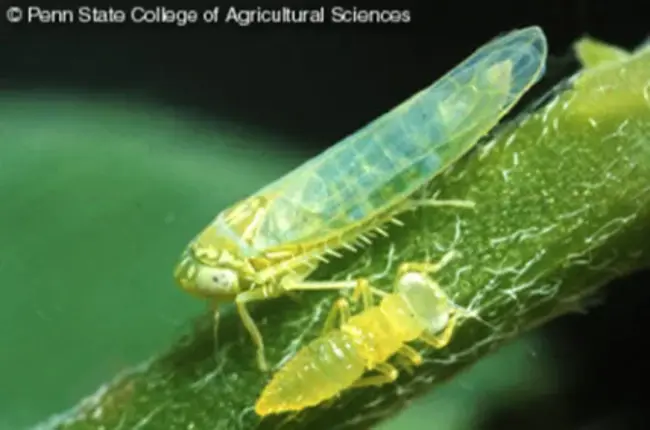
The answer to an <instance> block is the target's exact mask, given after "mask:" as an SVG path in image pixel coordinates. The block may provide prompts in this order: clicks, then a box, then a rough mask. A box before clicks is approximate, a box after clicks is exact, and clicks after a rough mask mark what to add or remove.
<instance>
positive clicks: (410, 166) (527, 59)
mask: <svg viewBox="0 0 650 430" xmlns="http://www.w3.org/2000/svg"><path fill="white" fill-rule="evenodd" d="M546 54H547V46H546V38H545V36H544V33H543V32H542V30H541V29H540V28H539V27H528V28H525V29H521V30H516V31H513V32H510V33H508V34H506V35H504V36H501V37H498V38H496V39H494V40H492V41H491V42H489V43H487V44H486V45H484V46H483V47H481V48H479V49H478V50H477V51H475V52H474V53H473V54H472V55H471V56H470V57H468V58H467V59H466V60H465V61H464V62H462V63H461V64H460V65H458V66H456V67H455V68H454V69H453V70H451V71H450V72H448V73H447V74H446V75H445V76H443V77H442V78H440V79H439V80H438V81H436V82H435V83H434V84H432V85H431V86H429V87H428V88H425V89H424V90H422V91H420V92H418V93H417V94H415V95H414V96H412V97H411V98H409V99H408V100H406V101H405V102H404V103H402V104H400V105H399V106H397V107H395V108H394V109H393V110H391V111H390V112H388V113H386V114H384V115H382V116H381V117H379V118H377V119H376V120H374V121H373V122H371V123H370V124H368V125H366V126H365V127H363V128H362V129H360V130H359V131H357V132H356V133H354V134H352V135H350V136H348V137H346V138H345V139H343V140H341V141H340V142H338V143H337V144H336V145H334V146H333V147H332V148H330V149H329V150H327V151H325V152H323V153H322V154H320V155H319V156H317V157H315V158H313V159H311V160H309V161H307V162H306V163H305V164H303V165H302V166H300V167H298V168H297V169H296V170H294V171H292V172H290V173H289V174H287V175H286V176H284V177H282V178H280V179H279V180H277V181H276V182H274V183H272V184H270V185H269V186H267V187H265V188H263V189H262V190H260V191H259V192H258V193H256V195H263V196H266V197H268V198H269V199H270V201H271V203H270V205H269V207H268V209H267V211H266V213H265V215H264V218H263V221H262V224H261V226H260V228H259V230H258V232H257V234H256V236H255V238H254V240H253V242H252V245H253V246H252V251H251V253H256V252H261V251H264V250H266V249H269V248H272V247H275V246H278V245H285V244H288V243H300V242H303V241H308V240H318V238H320V237H327V236H328V235H330V234H333V233H334V234H335V233H336V232H338V231H341V229H344V228H346V227H347V226H350V225H352V224H355V223H357V222H359V221H362V220H364V219H366V218H368V217H372V216H376V215H377V213H379V212H381V211H383V210H385V209H386V208H387V207H389V206H391V205H394V204H396V203H398V202H399V201H401V200H403V199H404V198H405V197H407V196H408V195H410V194H412V193H413V192H415V191H416V190H417V189H419V188H420V187H422V186H423V185H424V184H426V183H427V182H428V181H430V180H431V179H432V178H433V177H434V176H435V175H437V174H438V173H439V172H440V171H441V170H443V169H444V168H445V167H446V166H448V165H449V164H450V163H453V162H454V161H455V160H456V159H458V158H459V157H460V156H462V155H463V154H465V153H466V152H467V151H468V150H469V149H470V148H471V147H472V146H473V145H475V144H476V142H477V141H478V140H479V139H480V138H481V137H482V136H483V135H485V134H486V133H487V132H488V131H490V129H492V128H493V127H494V126H495V125H496V124H497V123H498V122H499V120H500V119H501V118H502V117H503V115H505V114H506V113H507V112H508V111H509V110H510V108H512V106H513V105H514V104H515V103H516V102H517V101H518V100H519V98H520V97H521V96H522V95H523V94H524V92H525V91H526V90H527V89H528V88H529V87H531V86H532V85H533V84H534V83H535V82H536V81H537V80H538V79H539V78H540V76H541V75H542V73H543V71H544V65H545V62H546Z"/></svg>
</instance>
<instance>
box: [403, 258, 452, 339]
mask: <svg viewBox="0 0 650 430" xmlns="http://www.w3.org/2000/svg"><path fill="white" fill-rule="evenodd" d="M398 289H399V292H400V293H401V294H402V296H403V297H404V298H405V299H406V301H407V303H408V305H409V307H410V309H411V311H412V312H413V315H414V316H415V317H416V318H417V319H418V320H419V321H420V322H421V324H422V325H423V326H425V327H428V331H429V332H430V333H432V334H436V333H438V332H440V331H441V330H443V329H444V328H445V327H446V326H447V323H448V322H449V319H450V317H451V314H452V313H453V312H454V311H455V309H456V307H455V306H454V304H453V302H452V301H451V299H450V298H449V297H448V296H447V294H446V293H445V292H444V291H443V290H442V288H441V287H440V285H438V283H437V282H436V281H434V280H433V279H431V278H430V277H429V276H427V275H426V274H424V273H421V272H417V271H412V272H406V273H404V274H403V275H401V276H400V279H399V282H398Z"/></svg>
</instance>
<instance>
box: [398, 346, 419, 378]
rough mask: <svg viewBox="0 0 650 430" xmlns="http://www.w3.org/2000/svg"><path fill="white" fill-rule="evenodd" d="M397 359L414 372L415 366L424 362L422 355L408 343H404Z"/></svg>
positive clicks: (409, 371)
mask: <svg viewBox="0 0 650 430" xmlns="http://www.w3.org/2000/svg"><path fill="white" fill-rule="evenodd" d="M395 359H396V360H397V362H398V363H399V364H400V367H403V368H404V369H405V370H406V371H407V372H408V373H413V367H414V366H419V365H420V364H422V355H420V353H419V352H417V351H416V350H415V349H414V348H411V347H410V346H408V345H402V347H401V348H400V349H399V351H397V356H396V357H395Z"/></svg>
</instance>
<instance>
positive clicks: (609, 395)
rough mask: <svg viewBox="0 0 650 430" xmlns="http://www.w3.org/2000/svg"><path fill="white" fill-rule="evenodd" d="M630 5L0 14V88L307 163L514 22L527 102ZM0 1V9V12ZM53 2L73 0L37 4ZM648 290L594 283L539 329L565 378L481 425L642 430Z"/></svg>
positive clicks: (628, 26) (645, 277)
mask: <svg viewBox="0 0 650 430" xmlns="http://www.w3.org/2000/svg"><path fill="white" fill-rule="evenodd" d="M259 3H263V2H261V1H260V2H259ZM270 3H272V4H273V5H280V4H282V5H287V6H289V5H290V6H294V7H300V6H301V5H303V7H318V6H321V5H323V6H329V5H330V4H329V3H323V4H320V3H318V4H311V5H307V4H306V2H299V1H292V2H283V3H279V2H270ZM642 3H643V2H622V1H618V2H595V1H589V2H588V1H586V0H571V1H560V0H553V1H546V2H532V1H519V2H515V1H513V2H504V1H496V0H495V1H446V0H445V1H434V0H431V1H426V2H425V1H421V2H416V1H402V2H397V1H395V2H392V4H389V3H381V4H379V3H377V2H375V3H374V6H373V4H372V3H370V2H365V3H364V2H357V3H355V4H354V5H356V6H357V7H360V8H363V7H374V8H391V9H409V10H410V11H411V16H412V21H411V23H409V24H386V25H369V24H365V25H347V26H344V25H331V24H330V25H327V24H325V25H304V26H301V25H284V26H279V25H271V24H267V25H252V26H249V27H243V28H240V27H236V26H234V25H228V26H226V25H224V24H218V25H210V24H198V25H197V24H195V25H190V26H188V27H185V28H178V27H175V26H173V25H162V24H161V25H139V26H136V25H36V24H30V25H25V24H17V25H11V24H8V23H7V22H6V21H5V20H4V17H3V19H2V21H1V22H0V91H6V90H12V91H15V90H37V89H39V88H58V89H71V90H75V91H81V92H84V93H88V94H95V93H109V94H114V95H118V96H119V97H122V98H124V100H128V99H129V98H131V97H136V96H137V97H145V98H147V99H152V100H155V101H157V102H160V103H163V104H166V105H170V106H174V107H179V108H182V109H186V110H189V111H193V112H194V113H197V114H199V115H201V116H205V117H208V118H212V117H218V118H225V119H229V120H233V121H236V122H239V123H249V124H254V125H255V126H256V127H258V128H261V129H264V130H267V131H270V132H273V133H276V134H281V135H286V136H289V137H290V138H291V139H292V140H293V141H297V142H309V144H305V146H301V147H296V148H295V150H296V151H300V152H301V153H304V154H305V155H312V154H315V153H317V152H319V151H321V150H322V149H323V148H325V147H327V146H328V145H330V144H332V143H333V142H335V141H336V140H338V139H339V138H341V137H342V136H344V135H345V134H347V133H349V132H351V131H353V130H355V129H356V128H358V127H359V125H361V124H363V123H364V122H366V121H368V120H370V119H372V118H374V117H376V116H377V115H379V114H380V113H383V112H384V111H386V110H388V109H389V108H390V107H392V106H394V105H395V104H397V103H399V102H400V101H401V100H403V99H404V98H405V97H406V96H407V95H409V94H411V93H413V92H414V91H416V90H418V89H420V88H422V87H424V86H426V85H428V84H429V83H430V82H431V81H432V79H433V78H435V77H437V76H439V75H440V74H441V73H443V72H444V71H446V70H448V69H449V68H450V67H452V66H453V65H455V64H456V63H458V62H459V61H460V60H462V59H463V58H464V57H465V56H466V55H468V54H469V53H470V52H471V51H472V50H473V49H475V48H476V47H477V46H478V45H480V44H482V43H484V42H486V41H487V40H489V39H491V38H492V37H494V36H496V35H498V34H499V33H501V32H505V31H508V30H510V29H512V28H515V27H522V26H526V25H531V24H537V25H540V26H541V27H542V28H543V29H544V31H545V32H546V34H547V37H548V39H549V45H550V50H551V54H552V58H551V61H550V63H549V70H548V73H547V78H546V79H545V80H544V81H543V82H542V85H541V87H540V88H539V89H538V90H537V91H538V93H539V91H540V90H541V89H544V88H549V87H550V86H551V85H553V84H554V83H555V82H557V81H558V80H559V79H560V78H561V77H562V76H565V75H566V74H568V73H570V72H572V71H573V70H575V69H576V67H577V63H576V62H575V61H574V60H573V58H572V57H571V54H570V45H571V43H572V42H573V41H575V39H576V38H578V37H580V36H583V35H585V34H590V35H592V36H594V37H597V38H599V39H603V40H605V41H608V42H611V43H613V44H617V45H621V46H624V47H627V48H632V47H634V46H636V45H638V44H639V43H640V42H641V41H643V40H644V39H645V38H646V37H647V36H648V33H649V31H648V30H649V25H648V15H647V13H644V12H643V11H642V10H641V9H642V8H643V5H642ZM11 4H13V5H17V6H23V5H24V6H27V5H34V3H30V2H22V1H13V2H12V3H11ZM139 4H140V5H142V6H147V5H148V3H146V2H140V3H139ZM231 4H232V5H236V6H240V7H243V4H242V2H237V1H236V0H232V3H225V2H221V1H217V2H210V3H208V2H205V3H202V2H198V1H192V2H187V3H185V2H176V4H174V3H172V2H166V3H150V5H151V6H152V7H153V6H162V5H166V6H168V7H174V6H176V7H179V8H180V7H183V8H194V9H198V10H202V9H207V8H212V7H214V6H216V5H219V6H222V7H223V6H228V5H231ZM8 5H9V2H6V1H1V2H0V6H2V8H3V9H5V7H6V6H8ZM54 5H56V7H61V8H63V7H71V8H75V7H77V6H79V3H74V2H55V3H54V4H53V5H48V6H46V4H45V2H43V4H40V6H42V7H51V8H54V7H55V6H54ZM249 5H250V6H253V7H255V6H259V5H260V4H258V3H249ZM97 6H98V7H99V5H97ZM104 6H105V7H106V6H107V5H104ZM112 6H113V7H114V8H128V7H129V5H128V4H121V3H112ZM350 6H352V4H350ZM267 7H271V4H268V5H267ZM532 96H533V97H534V96H535V94H533V95H532ZM1 124H2V119H1V118H0V127H1ZM649 143H650V142H649ZM0 145H2V142H0ZM649 240H650V239H649ZM649 282H650V274H648V273H647V272H646V273H642V274H637V275H635V276H631V277H629V278H627V279H623V280H620V281H618V282H616V283H614V284H612V285H610V286H609V287H608V288H607V294H606V297H605V304H604V305H601V306H599V307H596V308H594V309H592V310H591V311H590V312H589V314H588V315H586V316H569V317H564V318H561V319H559V320H556V321H554V322H552V323H550V324H548V325H547V326H546V328H545V329H544V330H545V334H546V335H547V336H548V337H549V338H550V339H552V342H553V345H554V352H553V353H554V354H555V355H556V356H557V357H558V359H559V360H560V361H561V362H562V363H565V364H566V367H567V368H568V369H571V372H569V373H568V374H569V376H570V377H567V378H566V379H565V380H564V382H563V386H562V389H561V390H560V391H559V392H557V393H556V395H555V396H551V397H548V398H545V399H544V400H543V401H540V403H539V404H531V405H519V406H516V407H513V408H508V409H507V410H503V411H497V412H496V413H493V414H492V415H491V416H487V417H486V422H485V426H484V429H485V430H488V429H504V428H522V429H524V428H525V429H537V428H540V429H541V428H545V429H548V428H566V429H585V430H586V429H615V428H617V429H628V428H629V429H632V428H649V427H645V426H643V424H642V423H643V420H644V419H648V413H647V412H645V407H644V406H645V404H644V401H643V398H644V396H645V394H646V388H645V384H643V383H642V382H641V377H642V376H643V375H644V374H645V373H646V369H647V360H646V359H644V357H646V355H645V352H644V349H645V348H646V347H647V346H648V341H647V338H648V336H647V334H646V332H645V330H646V328H647V327H649V325H648V316H647V315H648V312H647V311H646V309H649V306H650V300H649V294H650V293H649V291H650V290H648V288H647V287H648V284H649ZM3 329H4V328H3ZM542 418H543V419H542Z"/></svg>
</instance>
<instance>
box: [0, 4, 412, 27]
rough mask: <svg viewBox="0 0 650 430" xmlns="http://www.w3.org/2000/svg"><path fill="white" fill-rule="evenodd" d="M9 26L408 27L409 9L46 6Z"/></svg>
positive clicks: (15, 10)
mask: <svg viewBox="0 0 650 430" xmlns="http://www.w3.org/2000/svg"><path fill="white" fill-rule="evenodd" d="M5 18H6V19H7V21H9V22H10V23H19V22H21V23H28V24H30V23H31V24H73V23H80V24H126V23H131V24H170V25H175V26H178V27H184V26H186V25H191V24H198V23H207V24H211V23H214V24H218V23H223V24H230V25H237V26H241V27H247V26H251V25H256V24H323V23H334V24H406V23H409V22H411V19H412V16H411V11H410V10H408V9H361V8H357V7H343V6H331V7H325V6H321V7H315V8H309V9H305V8H292V7H286V6H285V7H279V8H265V7H257V8H238V7H235V6H227V7H224V6H215V7H213V8H210V9H174V8H168V7H164V6H156V7H144V6H134V7H132V8H130V9H118V8H97V7H90V6H80V7H78V8H75V9H53V8H48V7H46V6H26V7H17V6H10V7H8V8H7V9H6V11H5Z"/></svg>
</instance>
